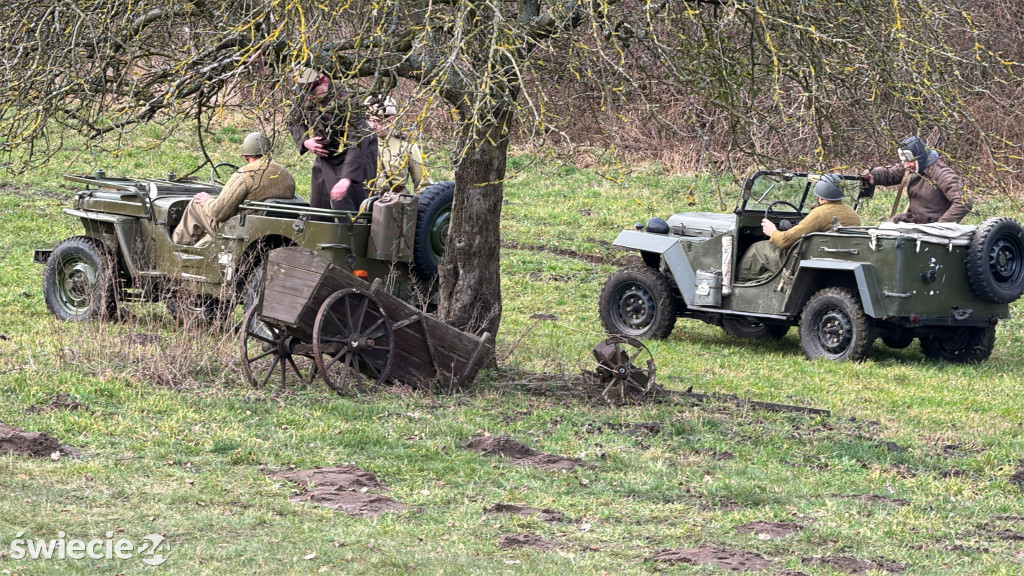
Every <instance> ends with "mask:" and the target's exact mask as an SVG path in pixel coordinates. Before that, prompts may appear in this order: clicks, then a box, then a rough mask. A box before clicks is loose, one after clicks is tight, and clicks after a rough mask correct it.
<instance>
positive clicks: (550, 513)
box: [484, 502, 565, 523]
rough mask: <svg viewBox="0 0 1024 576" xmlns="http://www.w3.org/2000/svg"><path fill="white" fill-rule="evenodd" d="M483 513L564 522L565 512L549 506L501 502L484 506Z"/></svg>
mask: <svg viewBox="0 0 1024 576" xmlns="http://www.w3.org/2000/svg"><path fill="white" fill-rule="evenodd" d="M484 514H487V515H488V516H497V515H504V516H522V517H523V518H536V519H537V520H540V521H542V522H551V523H554V522H564V521H565V514H562V513H561V512H559V511H557V510H551V509H550V508H543V509H541V510H538V509H536V508H531V507H529V506H518V505H516V504H503V503H501V502H499V503H497V504H495V505H494V506H491V507H489V508H484Z"/></svg>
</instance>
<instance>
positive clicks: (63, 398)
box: [25, 392, 91, 414]
mask: <svg viewBox="0 0 1024 576" xmlns="http://www.w3.org/2000/svg"><path fill="white" fill-rule="evenodd" d="M54 410H68V411H72V410H85V411H86V412H91V410H90V409H89V407H88V406H86V405H85V404H82V403H81V402H79V401H78V400H77V399H75V398H72V397H71V396H70V395H68V394H65V393H64V392H60V393H58V394H57V395H56V396H54V397H53V400H51V401H50V403H49V404H47V405H46V406H29V407H28V408H26V409H25V413H26V414H34V413H41V412H53V411H54Z"/></svg>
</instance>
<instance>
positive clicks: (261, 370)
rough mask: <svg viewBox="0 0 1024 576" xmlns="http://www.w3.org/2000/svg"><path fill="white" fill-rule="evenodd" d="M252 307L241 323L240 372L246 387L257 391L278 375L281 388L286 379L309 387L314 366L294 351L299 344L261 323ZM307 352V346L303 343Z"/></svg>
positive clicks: (286, 381)
mask: <svg viewBox="0 0 1024 576" xmlns="http://www.w3.org/2000/svg"><path fill="white" fill-rule="evenodd" d="M257 308H258V307H256V306H254V307H252V308H250V309H249V311H248V312H246V313H245V318H244V319H243V320H242V327H243V329H242V371H244V372H245V377H246V379H248V380H249V384H252V385H253V386H255V387H256V388H261V387H263V386H265V385H266V384H267V382H269V381H270V378H271V376H274V374H275V373H278V374H280V375H281V386H282V387H284V386H285V385H286V384H287V383H288V382H289V380H291V381H296V380H297V381H298V382H301V383H303V384H309V383H310V382H312V381H313V377H314V376H316V368H317V367H316V363H315V362H314V361H313V359H312V358H311V357H309V356H308V355H306V354H301V353H298V352H296V347H297V346H301V344H302V343H301V341H299V340H298V339H297V338H295V337H293V336H291V335H289V334H287V333H285V332H283V331H282V330H280V329H278V328H275V327H274V326H271V325H269V324H267V323H266V322H263V321H262V320H260V319H259V317H258V316H257V314H256V310H257ZM306 348H307V349H309V345H308V344H306Z"/></svg>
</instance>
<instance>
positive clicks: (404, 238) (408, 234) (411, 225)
mask: <svg viewBox="0 0 1024 576" xmlns="http://www.w3.org/2000/svg"><path fill="white" fill-rule="evenodd" d="M418 206H419V199H418V198H417V197H416V196H415V195H413V194H392V193H390V192H388V193H385V194H384V195H383V196H381V198H380V199H379V200H377V201H376V202H374V203H373V217H372V219H371V221H370V244H369V246H368V250H367V252H368V254H367V256H368V257H370V258H376V259H377V260H390V261H393V262H409V261H411V260H412V245H413V238H414V236H415V234H416V212H417V208H418Z"/></svg>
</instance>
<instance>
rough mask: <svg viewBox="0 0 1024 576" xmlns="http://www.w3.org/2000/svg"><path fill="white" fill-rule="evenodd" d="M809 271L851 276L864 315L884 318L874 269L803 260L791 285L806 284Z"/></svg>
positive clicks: (816, 259) (867, 266)
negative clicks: (849, 274) (847, 273)
mask: <svg viewBox="0 0 1024 576" xmlns="http://www.w3.org/2000/svg"><path fill="white" fill-rule="evenodd" d="M810 270H821V271H823V272H825V273H826V274H828V275H832V274H835V273H842V272H849V273H851V274H853V278H854V280H855V281H856V283H857V293H858V296H859V297H860V302H861V306H863V307H864V313H865V314H867V315H868V316H870V317H872V318H885V305H884V304H883V303H882V299H881V296H880V294H881V290H879V288H878V281H877V280H876V279H875V267H874V266H872V265H871V264H865V263H863V262H843V261H841V260H826V259H818V258H812V259H810V260H804V261H803V262H801V263H800V268H799V270H798V272H797V276H796V278H795V279H794V281H793V285H794V286H798V285H800V283H801V282H807V281H808V278H807V276H808V275H809V274H806V272H807V271H810ZM787 304H788V303H787Z"/></svg>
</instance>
